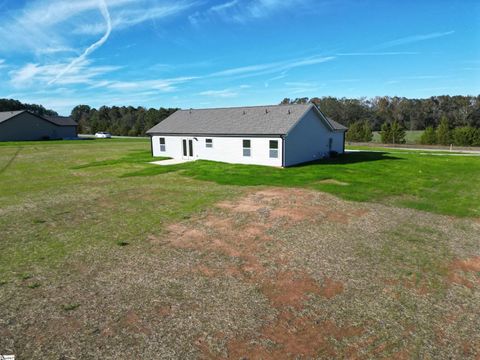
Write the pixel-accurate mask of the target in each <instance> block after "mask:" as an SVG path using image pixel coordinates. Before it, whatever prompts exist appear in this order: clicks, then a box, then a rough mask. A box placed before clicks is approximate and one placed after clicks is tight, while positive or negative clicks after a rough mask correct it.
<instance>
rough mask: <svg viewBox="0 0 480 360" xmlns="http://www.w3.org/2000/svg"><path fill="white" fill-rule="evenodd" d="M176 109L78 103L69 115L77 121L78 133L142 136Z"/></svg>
mask: <svg viewBox="0 0 480 360" xmlns="http://www.w3.org/2000/svg"><path fill="white" fill-rule="evenodd" d="M176 110H177V109H174V108H163V107H161V108H159V109H153V108H150V109H148V110H147V109H146V108H144V107H136V108H135V107H132V106H121V107H119V106H112V107H108V106H102V107H100V108H99V109H98V110H97V109H95V108H91V107H90V106H88V105H78V106H76V107H74V108H73V110H72V113H71V117H72V119H73V120H75V121H76V122H77V123H78V133H79V134H95V133H96V132H98V131H108V132H109V133H111V134H113V135H125V136H142V135H145V133H146V132H147V130H149V129H150V128H152V127H153V126H155V125H156V124H158V123H159V122H160V121H162V120H163V119H165V118H167V117H168V116H170V115H171V114H173V113H174V112H175V111H176Z"/></svg>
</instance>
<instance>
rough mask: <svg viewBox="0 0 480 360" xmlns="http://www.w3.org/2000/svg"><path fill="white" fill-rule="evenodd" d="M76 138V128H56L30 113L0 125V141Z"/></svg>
mask: <svg viewBox="0 0 480 360" xmlns="http://www.w3.org/2000/svg"><path fill="white" fill-rule="evenodd" d="M76 136H77V127H76V126H58V125H55V124H52V123H51V122H49V121H46V120H43V119H41V118H39V117H37V116H35V115H32V114H30V113H22V114H19V115H17V116H15V117H14V118H12V119H9V120H6V121H4V122H2V123H0V141H23V140H42V139H46V138H49V139H62V138H73V137H76Z"/></svg>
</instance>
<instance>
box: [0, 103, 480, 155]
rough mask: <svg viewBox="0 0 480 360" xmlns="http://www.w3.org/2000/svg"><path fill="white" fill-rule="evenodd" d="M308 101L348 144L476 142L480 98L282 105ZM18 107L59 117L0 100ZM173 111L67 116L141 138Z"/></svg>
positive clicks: (85, 126) (83, 108) (106, 110)
mask: <svg viewBox="0 0 480 360" xmlns="http://www.w3.org/2000/svg"><path fill="white" fill-rule="evenodd" d="M308 102H312V103H314V104H316V105H317V106H319V107H320V109H321V110H322V111H323V112H324V113H325V114H326V115H327V116H329V117H331V118H332V119H334V120H336V121H338V122H339V123H341V124H343V125H345V126H348V127H349V131H348V132H347V140H348V141H364V142H368V141H371V140H372V132H373V131H380V134H381V135H382V141H384V142H389V143H392V142H395V143H402V133H404V131H405V130H427V131H426V133H427V134H425V135H424V139H423V140H422V141H423V142H424V143H426V144H427V143H428V144H430V143H432V144H434V143H435V144H444V143H447V142H446V140H445V139H448V140H449V141H448V144H451V143H453V144H458V145H466V144H473V143H476V140H475V139H476V138H477V135H476V134H477V133H478V131H477V130H478V129H479V128H480V95H479V96H434V97H430V98H428V99H407V98H404V97H388V96H383V97H375V98H360V99H348V98H335V97H321V98H319V97H315V98H311V99H310V98H297V99H289V98H285V99H284V100H283V101H282V102H281V104H303V103H308ZM22 109H26V110H30V111H32V112H34V113H36V114H38V115H57V113H56V112H55V111H53V110H49V109H46V108H44V107H43V106H41V105H35V104H24V103H21V102H20V101H18V100H13V99H0V111H11V110H22ZM176 110H177V109H175V108H163V107H161V108H158V109H153V108H150V109H146V108H144V107H132V106H121V107H118V106H111V107H108V106H102V107H100V108H98V109H95V108H91V107H90V106H88V105H78V106H76V107H75V108H74V109H73V110H72V112H71V117H72V118H73V120H75V121H76V122H77V123H78V124H79V133H84V134H93V133H95V132H97V131H108V132H110V133H112V134H114V135H128V136H139V135H144V134H145V133H146V131H147V130H148V129H150V128H151V127H153V126H155V125H156V124H158V123H159V122H160V121H162V120H163V119H165V118H166V117H168V116H169V115H171V114H172V113H173V112H175V111H176ZM441 124H443V125H442V126H443V127H441ZM439 128H440V132H444V130H442V129H444V128H445V129H447V128H448V136H446V135H445V136H443V135H442V136H439V135H437V133H438V132H439V130H438V129H439ZM432 133H435V136H433V135H432ZM403 138H404V136H403Z"/></svg>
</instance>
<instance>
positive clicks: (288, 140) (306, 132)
mask: <svg viewBox="0 0 480 360" xmlns="http://www.w3.org/2000/svg"><path fill="white" fill-rule="evenodd" d="M330 138H331V139H332V147H331V149H330V146H329V141H330V140H329V139H330ZM330 150H331V151H336V152H338V153H343V150H344V148H343V132H333V131H331V130H330V129H329V128H327V126H326V125H325V124H324V123H323V121H322V120H321V119H320V118H319V115H318V114H317V113H316V112H315V110H313V109H311V110H310V111H309V112H308V113H307V114H306V115H305V116H304V117H303V118H302V119H301V120H300V121H299V122H298V123H297V124H296V125H295V126H294V127H293V128H292V129H291V130H290V132H289V133H288V134H287V136H286V137H285V166H292V165H296V164H301V163H304V162H309V161H315V160H319V159H321V158H324V157H328V156H329V152H330Z"/></svg>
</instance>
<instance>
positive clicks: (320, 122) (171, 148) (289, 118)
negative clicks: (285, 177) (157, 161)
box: [147, 104, 347, 167]
mask: <svg viewBox="0 0 480 360" xmlns="http://www.w3.org/2000/svg"><path fill="white" fill-rule="evenodd" d="M346 131H347V128H346V127H344V126H343V125H341V124H339V123H337V122H335V121H333V120H332V119H329V118H327V117H326V116H325V115H324V114H323V113H322V112H321V111H320V110H319V109H318V108H317V107H316V106H315V105H314V104H301V105H277V106H253V107H235V108H218V109H199V110H197V109H191V110H179V111H177V112H175V113H173V114H172V115H171V116H169V117H168V118H166V119H165V120H163V121H162V122H160V123H159V124H157V125H156V126H154V127H153V128H151V129H150V130H148V131H147V134H148V135H150V136H151V144H152V155H153V156H165V157H171V158H174V159H186V160H197V159H203V160H213V161H222V162H228V163H240V164H257V165H269V166H282V167H286V166H292V165H296V164H300V163H304V162H309V161H314V160H318V159H321V158H324V157H328V156H329V155H330V154H331V153H332V152H337V153H343V152H344V150H345V132H346Z"/></svg>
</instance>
